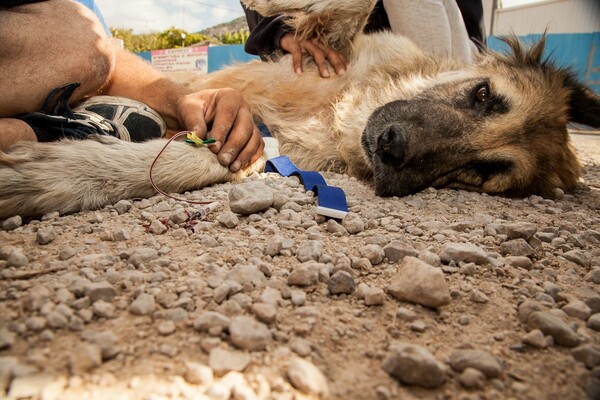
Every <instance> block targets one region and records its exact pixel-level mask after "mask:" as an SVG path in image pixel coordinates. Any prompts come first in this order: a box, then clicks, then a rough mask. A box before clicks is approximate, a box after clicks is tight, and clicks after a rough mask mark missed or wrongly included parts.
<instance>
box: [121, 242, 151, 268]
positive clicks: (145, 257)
mask: <svg viewBox="0 0 600 400" xmlns="http://www.w3.org/2000/svg"><path fill="white" fill-rule="evenodd" d="M157 258H158V251H156V249H153V248H151V247H136V248H134V249H133V250H132V251H131V252H130V253H129V258H128V261H129V262H130V263H131V264H133V266H134V267H136V268H139V267H141V266H143V265H145V264H148V263H149V262H150V261H153V260H156V259H157Z"/></svg>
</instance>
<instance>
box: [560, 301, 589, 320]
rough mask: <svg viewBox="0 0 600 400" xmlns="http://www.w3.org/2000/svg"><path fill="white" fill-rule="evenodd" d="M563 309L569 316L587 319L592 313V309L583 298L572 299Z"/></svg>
mask: <svg viewBox="0 0 600 400" xmlns="http://www.w3.org/2000/svg"><path fill="white" fill-rule="evenodd" d="M562 310H563V311H564V312H565V313H566V314H567V315H569V316H571V317H575V318H579V319H581V320H584V321H585V320H586V319H588V317H589V316H590V314H591V313H592V310H591V309H590V308H589V307H588V306H587V304H585V303H584V302H583V301H581V300H571V301H570V302H569V303H568V304H567V305H565V306H564V307H563V308H562Z"/></svg>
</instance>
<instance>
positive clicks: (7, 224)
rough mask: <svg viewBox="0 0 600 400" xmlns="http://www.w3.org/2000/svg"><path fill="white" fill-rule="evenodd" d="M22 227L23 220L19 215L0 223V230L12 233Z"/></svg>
mask: <svg viewBox="0 0 600 400" xmlns="http://www.w3.org/2000/svg"><path fill="white" fill-rule="evenodd" d="M21 225H23V218H21V216H20V215H15V216H14V217H10V218H8V219H6V220H4V222H3V223H2V229H4V230H5V231H13V230H15V229H17V228H18V227H20V226H21Z"/></svg>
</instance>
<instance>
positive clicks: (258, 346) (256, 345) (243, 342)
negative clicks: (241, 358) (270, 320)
mask: <svg viewBox="0 0 600 400" xmlns="http://www.w3.org/2000/svg"><path fill="white" fill-rule="evenodd" d="M229 334H230V336H231V342H232V343H233V344H235V345H236V346H238V347H240V348H241V349H244V350H250V351H256V350H264V349H266V348H267V346H268V345H269V344H270V343H271V341H272V340H273V337H272V334H271V332H270V331H269V328H267V326H266V325H265V324H263V323H260V322H258V321H256V320H255V319H254V318H251V317H246V316H239V317H234V318H233V319H232V320H231V323H230V324H229Z"/></svg>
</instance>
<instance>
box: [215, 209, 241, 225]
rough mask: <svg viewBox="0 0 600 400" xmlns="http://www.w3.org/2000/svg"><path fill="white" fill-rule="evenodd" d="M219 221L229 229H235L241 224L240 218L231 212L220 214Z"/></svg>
mask: <svg viewBox="0 0 600 400" xmlns="http://www.w3.org/2000/svg"><path fill="white" fill-rule="evenodd" d="M217 221H218V222H219V224H221V225H222V226H224V227H226V228H229V229H233V228H235V227H236V226H238V225H239V224H240V220H239V219H238V217H237V216H236V215H235V213H233V212H231V211H225V212H223V213H221V214H219V216H218V217H217Z"/></svg>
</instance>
